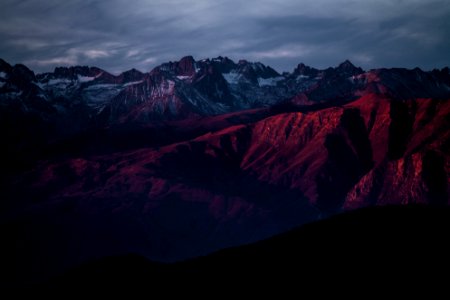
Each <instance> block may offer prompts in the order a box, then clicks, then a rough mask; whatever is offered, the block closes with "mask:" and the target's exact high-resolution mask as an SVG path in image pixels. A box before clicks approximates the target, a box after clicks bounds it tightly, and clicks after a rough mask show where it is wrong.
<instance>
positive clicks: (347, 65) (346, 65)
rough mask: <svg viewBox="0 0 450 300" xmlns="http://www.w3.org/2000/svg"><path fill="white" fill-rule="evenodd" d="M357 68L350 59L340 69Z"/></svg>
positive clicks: (341, 64) (340, 65)
mask: <svg viewBox="0 0 450 300" xmlns="http://www.w3.org/2000/svg"><path fill="white" fill-rule="evenodd" d="M349 67H350V68H356V67H355V65H354V64H353V63H352V62H351V61H350V60H348V59H346V60H344V61H343V62H342V63H340V64H339V66H338V68H349Z"/></svg>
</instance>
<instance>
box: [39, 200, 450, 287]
mask: <svg viewBox="0 0 450 300" xmlns="http://www.w3.org/2000/svg"><path fill="white" fill-rule="evenodd" d="M449 234H450V209H448V208H437V207H427V206H402V207H400V206H388V207H375V208H366V209H361V210H357V211H354V212H350V213H345V214H342V215H338V216H335V217H332V218H329V219H327V220H322V221H318V222H315V223H312V224H309V225H304V226H302V227H300V228H298V229H295V230H292V231H289V232H287V233H285V234H282V235H279V236H276V237H273V238H270V239H267V240H264V241H261V242H258V243H255V244H251V245H247V246H241V247H237V248H230V249H226V250H222V251H219V252H216V253H214V254H211V255H208V256H205V257H201V258H197V259H192V260H188V261H185V262H179V263H174V264H159V263H152V262H150V261H148V260H146V259H144V258H142V257H140V256H135V255H127V256H120V257H109V258H104V259H101V260H98V261H93V262H90V263H87V264H84V265H82V266H80V267H78V268H75V269H73V270H71V271H70V272H68V273H66V274H64V275H62V276H59V277H57V278H53V279H52V280H50V281H48V282H47V283H46V284H43V285H41V286H39V288H64V289H66V291H69V290H80V289H84V288H94V289H96V288H98V289H105V291H111V290H114V289H121V288H132V289H133V290H135V289H142V290H151V291H152V293H153V292H155V291H159V290H161V291H163V292H165V293H167V294H168V295H170V294H172V293H176V294H178V293H180V294H181V293H186V292H194V293H197V294H198V293H201V292H202V291H203V292H204V291H205V289H206V288H211V287H214V288H217V291H218V293H219V291H220V290H223V291H228V292H229V291H230V290H233V289H237V288H238V287H243V286H244V287H247V288H248V287H250V286H252V287H253V286H254V285H255V283H256V284H257V285H258V283H259V284H262V283H269V284H271V285H270V287H272V288H273V285H275V286H276V285H284V286H285V287H290V288H291V289H293V288H294V287H295V288H299V289H302V288H308V286H307V285H308V284H309V283H314V284H317V285H322V284H323V287H324V288H325V287H326V286H327V284H329V283H331V282H332V283H344V284H357V283H359V282H365V284H368V283H370V282H372V283H370V284H371V285H372V284H373V286H377V285H378V286H381V285H383V284H384V283H386V282H398V283H400V282H408V281H409V280H411V282H413V281H414V282H422V283H424V282H428V281H430V280H436V281H435V282H436V284H439V282H441V281H443V280H445V278H448V267H449V262H450V256H449V253H450V252H449V250H450V245H449V244H448V236H449ZM292 281H295V282H296V284H295V285H292V286H291V285H290V284H288V282H292ZM205 285H207V286H205ZM268 287H269V286H267V287H264V286H263V285H259V292H261V291H262V290H263V289H264V288H268ZM185 295H188V294H185Z"/></svg>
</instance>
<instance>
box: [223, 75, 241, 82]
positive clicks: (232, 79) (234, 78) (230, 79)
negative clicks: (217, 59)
mask: <svg viewBox="0 0 450 300" xmlns="http://www.w3.org/2000/svg"><path fill="white" fill-rule="evenodd" d="M222 76H223V78H225V80H226V81H227V82H228V83H229V84H238V83H239V78H240V74H239V73H236V72H231V73H223V74H222Z"/></svg>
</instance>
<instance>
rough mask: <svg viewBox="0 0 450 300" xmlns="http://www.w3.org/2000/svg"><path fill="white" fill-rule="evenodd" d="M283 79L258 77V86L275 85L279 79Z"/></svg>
mask: <svg viewBox="0 0 450 300" xmlns="http://www.w3.org/2000/svg"><path fill="white" fill-rule="evenodd" d="M282 80H284V77H281V76H280V77H272V78H261V77H259V78H258V84H259V86H276V85H277V83H278V82H279V81H282Z"/></svg>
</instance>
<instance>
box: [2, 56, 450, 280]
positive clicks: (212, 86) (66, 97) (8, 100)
mask: <svg viewBox="0 0 450 300" xmlns="http://www.w3.org/2000/svg"><path fill="white" fill-rule="evenodd" d="M449 129H450V71H449V68H448V67H447V68H443V69H440V70H437V69H435V70H432V71H422V70H420V69H418V68H416V69H401V68H394V69H374V70H369V71H365V70H363V69H361V68H359V67H355V66H354V65H353V64H352V63H351V62H349V61H345V62H343V63H341V64H340V65H338V66H337V67H330V68H327V69H324V70H318V69H315V68H312V67H308V66H306V65H304V64H299V65H298V66H297V67H296V68H295V69H294V70H293V71H292V72H290V73H288V72H286V73H282V74H280V73H278V72H277V71H275V70H274V69H272V68H271V67H269V66H265V65H263V64H262V63H252V62H248V61H245V60H240V61H239V62H234V61H232V60H231V59H229V58H227V57H217V58H213V59H204V60H199V61H196V60H194V58H193V57H191V56H187V57H184V58H182V59H181V60H180V61H176V62H169V63H165V64H162V65H160V66H158V67H156V68H154V69H153V70H151V71H150V72H148V73H141V72H140V71H137V70H134V69H132V70H129V71H126V72H124V73H121V74H120V75H112V74H110V73H108V72H107V71H105V70H102V69H99V68H96V67H85V66H76V67H58V68H56V69H55V70H54V71H53V72H51V73H43V74H35V73H34V72H33V71H31V70H30V69H28V68H27V67H26V66H24V65H20V64H19V65H15V66H12V65H10V64H8V63H7V62H5V61H3V60H0V135H1V137H2V140H3V142H2V146H1V147H0V148H1V150H0V151H1V153H0V165H1V173H0V199H1V201H0V231H1V233H2V241H3V246H2V252H3V253H2V255H1V261H2V265H7V266H8V267H7V268H6V269H7V270H9V272H10V273H9V275H8V280H9V281H10V282H13V283H16V284H17V282H21V283H23V282H26V283H36V282H41V281H45V280H47V279H49V278H51V277H53V276H56V275H58V274H63V273H64V272H66V271H67V270H70V269H71V268H73V267H76V266H78V265H79V264H82V263H85V262H88V261H92V260H95V259H100V258H104V257H110V256H117V255H124V254H138V255H141V256H143V257H145V258H147V259H149V260H152V261H157V262H174V261H180V260H185V259H190V258H194V257H199V256H203V255H206V254H209V253H212V252H215V251H217V250H220V249H224V248H228V247H233V246H239V245H244V244H248V243H251V242H256V241H260V240H263V239H266V238H269V237H271V236H274V235H277V234H281V233H284V232H287V231H288V230H290V229H292V228H295V227H298V226H301V225H303V224H306V223H311V222H314V221H317V220H320V219H325V218H328V217H329V216H331V215H335V214H338V213H342V212H345V211H348V210H355V209H359V208H363V207H371V206H386V205H412V204H423V205H430V206H447V205H448V204H449V203H450V202H449V194H450V188H449V181H450V130H449Z"/></svg>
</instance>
